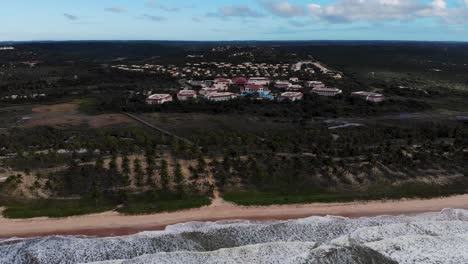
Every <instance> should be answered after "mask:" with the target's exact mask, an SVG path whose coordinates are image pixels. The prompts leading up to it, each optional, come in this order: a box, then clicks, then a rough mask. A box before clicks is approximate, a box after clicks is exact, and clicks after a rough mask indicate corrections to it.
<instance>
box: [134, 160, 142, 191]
mask: <svg viewBox="0 0 468 264" xmlns="http://www.w3.org/2000/svg"><path fill="white" fill-rule="evenodd" d="M133 172H135V184H136V186H138V187H142V186H143V178H144V172H143V168H142V166H141V160H140V159H135V160H134V161H133Z"/></svg>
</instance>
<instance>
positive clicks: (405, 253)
mask: <svg viewBox="0 0 468 264" xmlns="http://www.w3.org/2000/svg"><path fill="white" fill-rule="evenodd" d="M220 262H221V263H291V264H292V263H301V264H302V263H330V264H331V263H336V264H341V263H343V264H344V263H362V264H367V263H379V264H381V263H382V264H387V263H457V264H458V263H468V211H467V210H459V209H446V210H443V211H442V212H440V213H426V214H420V215H415V216H379V217H366V218H357V219H350V218H344V217H334V216H326V217H309V218H305V219H299V220H290V221H274V222H255V221H220V222H191V223H186V224H178V225H173V226H169V227H167V228H166V230H165V231H154V232H142V233H139V234H136V235H131V236H125V237H113V238H95V237H71V236H67V237H65V236H51V237H39V238H32V239H16V238H11V239H6V240H0V264H15V263H38V264H42V263H44V264H45V263H47V264H53V263H100V264H101V263H102V264H111V263H112V264H114V263H117V264H124V263H125V264H127V263H128V264H134V263H184V264H190V263H203V264H209V263H220Z"/></svg>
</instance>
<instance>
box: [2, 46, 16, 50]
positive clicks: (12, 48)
mask: <svg viewBox="0 0 468 264" xmlns="http://www.w3.org/2000/svg"><path fill="white" fill-rule="evenodd" d="M14 49H15V47H11V46H9V47H0V50H14Z"/></svg>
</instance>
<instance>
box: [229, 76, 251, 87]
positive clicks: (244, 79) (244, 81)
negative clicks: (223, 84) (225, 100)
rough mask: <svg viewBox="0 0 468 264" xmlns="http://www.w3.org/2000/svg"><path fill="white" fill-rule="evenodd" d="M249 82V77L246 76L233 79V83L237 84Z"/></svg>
mask: <svg viewBox="0 0 468 264" xmlns="http://www.w3.org/2000/svg"><path fill="white" fill-rule="evenodd" d="M247 82H248V80H247V78H244V77H236V78H234V79H232V83H233V84H236V85H245V84H246V83H247Z"/></svg>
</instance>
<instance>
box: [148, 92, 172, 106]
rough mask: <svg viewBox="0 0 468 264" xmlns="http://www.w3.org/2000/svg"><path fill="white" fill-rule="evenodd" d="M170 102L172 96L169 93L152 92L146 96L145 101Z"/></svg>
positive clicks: (151, 103)
mask: <svg viewBox="0 0 468 264" xmlns="http://www.w3.org/2000/svg"><path fill="white" fill-rule="evenodd" d="M167 102H172V96H171V95H170V94H153V95H150V96H149V97H148V98H146V103H147V104H149V105H155V104H164V103H167Z"/></svg>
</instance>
